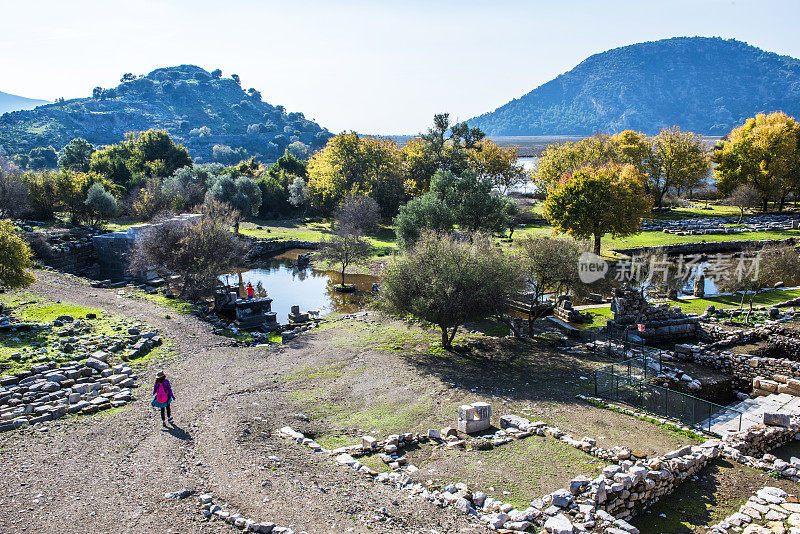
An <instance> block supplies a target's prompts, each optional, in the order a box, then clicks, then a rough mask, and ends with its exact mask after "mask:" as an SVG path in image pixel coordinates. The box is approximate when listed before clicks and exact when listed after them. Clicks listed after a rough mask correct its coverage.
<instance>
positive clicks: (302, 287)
mask: <svg viewBox="0 0 800 534" xmlns="http://www.w3.org/2000/svg"><path fill="white" fill-rule="evenodd" d="M305 252H308V251H306V250H298V249H292V250H287V251H285V252H283V253H281V254H280V255H278V256H274V257H273V258H271V259H270V260H268V261H267V262H265V263H264V264H263V265H260V266H259V267H258V268H254V269H249V270H245V271H242V280H243V281H244V283H245V284H247V283H248V282H250V283H251V284H253V286H254V287H255V286H256V284H257V283H258V282H261V284H262V285H263V286H264V289H265V290H266V291H267V295H268V296H269V297H270V298H271V299H272V311H274V312H276V313H277V316H278V322H280V323H285V322H286V321H287V319H288V315H289V311H290V310H291V308H292V306H294V305H298V306H300V310H301V311H306V310H319V311H320V313H321V314H323V315H324V314H326V313H331V312H340V313H352V312H355V311H358V310H360V309H362V308H363V306H364V304H365V303H366V301H367V299H368V297H370V296H371V294H372V284H373V283H375V282H377V281H378V278H377V277H376V276H371V275H366V274H348V275H346V280H345V281H346V282H347V283H348V284H354V285H355V286H356V291H355V292H354V293H339V292H337V291H335V290H334V288H333V287H334V286H335V285H338V284H339V283H340V282H341V280H340V274H339V273H338V272H335V271H322V270H318V269H314V268H312V267H308V266H306V267H297V266H296V263H297V256H298V255H299V254H303V253H305ZM221 279H222V280H223V281H224V280H225V277H224V276H223V277H221ZM228 283H230V284H234V285H235V284H237V283H238V277H237V275H236V273H234V274H231V275H228Z"/></svg>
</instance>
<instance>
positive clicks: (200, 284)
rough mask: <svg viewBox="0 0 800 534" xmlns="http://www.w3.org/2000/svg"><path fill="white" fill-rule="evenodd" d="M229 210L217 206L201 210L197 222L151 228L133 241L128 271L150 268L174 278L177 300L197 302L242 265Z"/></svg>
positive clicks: (241, 248)
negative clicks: (178, 286)
mask: <svg viewBox="0 0 800 534" xmlns="http://www.w3.org/2000/svg"><path fill="white" fill-rule="evenodd" d="M233 217H235V214H233V213H232V212H231V210H230V208H229V207H228V206H226V205H224V204H220V203H217V202H214V201H212V202H209V203H206V204H205V205H204V206H203V209H202V216H201V217H200V218H199V221H190V222H187V221H170V222H165V223H160V224H155V225H153V226H152V227H151V228H150V229H149V230H148V231H147V233H145V235H144V236H143V237H142V238H141V239H139V240H138V241H137V244H136V248H135V249H134V252H133V255H132V260H131V263H130V270H131V272H133V273H136V272H141V271H142V270H145V269H148V268H153V269H156V270H157V271H158V272H163V273H170V274H172V273H174V274H178V275H179V276H180V277H181V279H182V283H183V285H182V288H181V293H180V294H181V296H185V295H188V296H190V297H191V298H199V297H202V296H206V295H209V294H210V293H211V292H213V290H214V289H215V288H216V287H218V286H219V285H220V282H219V277H220V276H221V275H223V274H226V273H230V272H232V271H233V270H234V269H236V268H237V267H240V266H241V265H242V264H243V262H244V257H245V252H246V249H245V246H244V244H243V243H242V242H241V241H240V240H239V238H238V237H236V236H235V235H234V234H233V233H231V232H230V226H231V223H232V218H233Z"/></svg>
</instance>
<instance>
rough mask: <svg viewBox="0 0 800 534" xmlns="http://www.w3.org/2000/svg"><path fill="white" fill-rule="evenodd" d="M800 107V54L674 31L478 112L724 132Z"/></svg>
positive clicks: (495, 123) (506, 121) (578, 131)
mask: <svg viewBox="0 0 800 534" xmlns="http://www.w3.org/2000/svg"><path fill="white" fill-rule="evenodd" d="M771 111H785V112H787V113H789V114H791V115H800V60H798V59H796V58H793V57H791V56H786V55H779V54H776V53H774V52H767V51H764V50H762V49H760V48H757V47H754V46H751V45H749V44H747V43H744V42H742V41H737V40H735V39H727V40H726V39H722V38H719V37H673V38H671V39H662V40H658V41H647V42H644V43H636V44H632V45H626V46H622V47H618V48H613V49H611V50H607V51H605V52H600V53H597V54H593V55H591V56H589V57H587V58H586V59H584V60H583V61H581V62H580V63H579V64H578V65H576V66H575V67H574V68H573V69H571V70H569V71H567V72H565V73H563V74H560V75H559V76H557V77H555V78H554V79H552V80H550V81H548V82H546V83H544V84H542V85H540V86H538V87H537V88H535V89H533V90H532V91H530V92H528V93H526V94H525V95H522V96H521V97H519V98H515V99H513V100H511V101H510V102H507V103H506V104H504V105H502V106H500V107H498V108H497V109H495V110H494V111H491V112H487V113H484V114H482V115H479V116H477V117H474V118H472V119H470V120H469V121H468V122H469V124H470V125H471V126H477V127H479V128H481V129H482V130H484V131H485V132H486V133H487V134H489V135H559V134H563V135H570V134H573V135H591V134H594V133H597V132H602V133H615V132H619V131H621V130H625V129H634V130H641V131H645V132H648V133H654V132H656V131H658V130H660V129H661V128H664V127H670V126H673V125H678V126H680V127H681V128H684V129H688V130H692V131H695V132H698V133H703V134H711V135H721V134H725V133H728V132H729V131H730V130H731V128H733V127H735V126H736V125H737V124H740V123H741V122H743V121H744V120H745V119H747V118H748V117H751V116H753V115H755V114H756V113H759V112H771Z"/></svg>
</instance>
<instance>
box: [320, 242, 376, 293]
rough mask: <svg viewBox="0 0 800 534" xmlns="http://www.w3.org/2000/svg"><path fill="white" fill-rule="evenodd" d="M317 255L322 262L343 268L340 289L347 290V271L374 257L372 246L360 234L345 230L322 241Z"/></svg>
mask: <svg viewBox="0 0 800 534" xmlns="http://www.w3.org/2000/svg"><path fill="white" fill-rule="evenodd" d="M316 254H317V257H318V258H319V259H321V260H322V261H326V262H328V263H329V264H332V265H338V266H339V267H341V269H340V273H341V275H342V284H341V286H339V287H341V288H345V287H346V285H345V283H344V276H345V270H346V269H347V268H348V267H349V266H351V265H359V264H362V263H364V262H366V261H367V260H368V259H369V258H370V256H371V255H372V246H371V245H370V244H369V243H367V242H366V241H365V240H364V239H363V238H362V237H361V236H360V235H359V234H357V233H353V232H349V231H347V229H343V230H342V231H337V232H335V233H334V234H333V235H332V236H331V237H330V238H329V239H326V240H324V241H322V242H321V243H320V249H319V251H318V252H317V253H316Z"/></svg>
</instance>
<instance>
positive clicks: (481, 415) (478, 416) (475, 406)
mask: <svg viewBox="0 0 800 534" xmlns="http://www.w3.org/2000/svg"><path fill="white" fill-rule="evenodd" d="M491 419H492V406H491V405H490V404H487V403H485V402H473V403H472V404H463V405H461V406H459V407H458V430H460V431H461V432H464V433H466V434H472V433H474V432H482V431H484V430H486V429H488V428H489V427H491V426H492V422H491Z"/></svg>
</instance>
